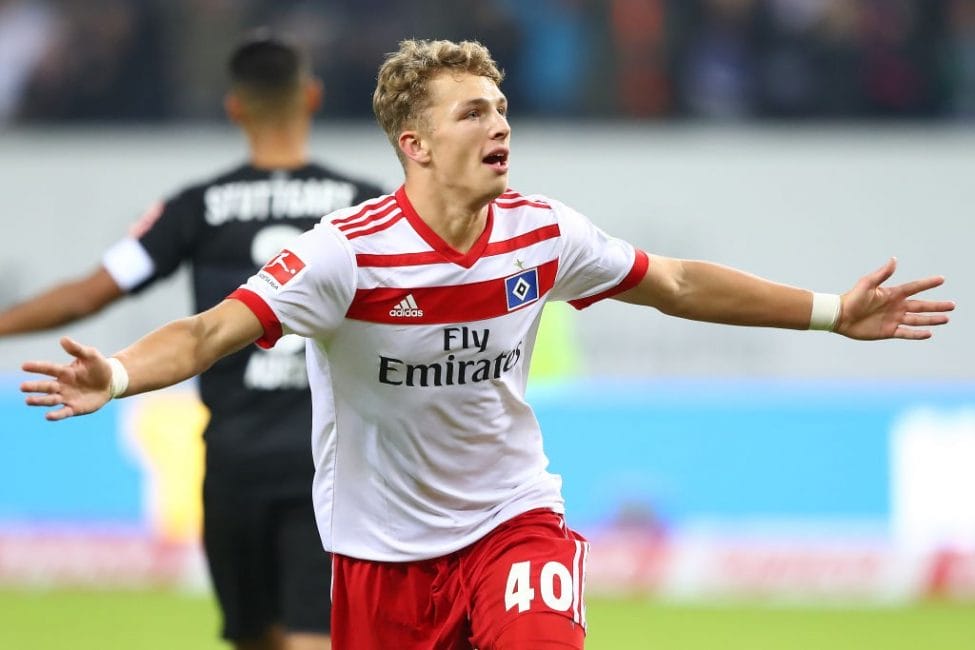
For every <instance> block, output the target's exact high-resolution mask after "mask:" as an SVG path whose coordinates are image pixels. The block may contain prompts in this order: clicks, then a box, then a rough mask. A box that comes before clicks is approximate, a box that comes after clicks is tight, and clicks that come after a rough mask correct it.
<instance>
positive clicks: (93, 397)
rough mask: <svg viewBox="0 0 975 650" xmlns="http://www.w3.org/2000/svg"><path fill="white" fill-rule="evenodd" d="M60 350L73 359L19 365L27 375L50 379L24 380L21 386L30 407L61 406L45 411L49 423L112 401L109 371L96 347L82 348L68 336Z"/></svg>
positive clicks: (87, 411)
mask: <svg viewBox="0 0 975 650" xmlns="http://www.w3.org/2000/svg"><path fill="white" fill-rule="evenodd" d="M61 347H62V348H64V351H65V352H67V353H68V354H70V355H71V356H73V357H74V361H72V362H71V363H67V364H61V363H52V362H50V361H27V362H25V363H24V364H23V366H21V367H22V368H23V369H24V370H25V371H27V372H34V373H37V374H40V375H47V376H49V377H51V378H52V379H38V380H35V381H25V382H24V383H22V384H21V385H20V390H21V391H22V392H24V393H40V394H37V395H28V396H27V404H29V405H30V406H60V407H61V408H59V409H55V410H52V411H48V412H47V414H45V416H44V417H46V418H47V419H48V420H63V419H64V418H69V417H71V416H73V415H84V414H85V413H91V412H93V411H97V410H98V409H100V408H101V407H102V406H104V405H105V403H106V402H108V400H109V399H111V396H110V393H109V386H110V383H111V379H112V369H111V366H109V365H108V361H107V360H106V359H105V357H103V356H102V354H101V353H100V352H99V351H98V350H96V349H95V348H93V347H91V346H87V345H81V344H80V343H78V342H77V341H74V340H72V339H70V338H68V337H66V336H65V337H63V338H62V339H61Z"/></svg>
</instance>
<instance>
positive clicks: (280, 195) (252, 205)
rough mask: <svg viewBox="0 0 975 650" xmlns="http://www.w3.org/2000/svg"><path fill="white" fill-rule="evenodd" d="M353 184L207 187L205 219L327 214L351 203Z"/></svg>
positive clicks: (288, 181) (312, 181)
mask: <svg viewBox="0 0 975 650" xmlns="http://www.w3.org/2000/svg"><path fill="white" fill-rule="evenodd" d="M355 195H356V187H355V185H354V184H353V183H350V182H347V181H339V180H333V179H321V178H308V179H298V178H281V179H270V180H256V181H235V182H231V183H224V184H221V185H213V186H211V187H208V188H207V190H206V193H205V194H204V196H203V200H204V203H205V204H206V221H207V223H208V224H210V225H211V226H219V225H222V224H224V223H227V222H229V221H265V220H268V219H297V218H301V217H307V216H309V215H324V214H327V213H329V212H333V211H334V210H337V209H339V208H344V207H347V206H349V205H351V204H352V201H353V200H354V199H355Z"/></svg>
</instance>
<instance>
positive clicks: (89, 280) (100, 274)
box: [0, 266, 124, 336]
mask: <svg viewBox="0 0 975 650" xmlns="http://www.w3.org/2000/svg"><path fill="white" fill-rule="evenodd" d="M123 295H124V294H123V292H122V289H120V288H119V286H118V284H117V283H116V282H115V280H113V279H112V276H111V275H109V274H108V271H106V270H105V267H103V266H99V267H98V268H97V269H96V270H94V271H92V272H91V273H90V274H89V275H86V276H84V277H82V278H78V279H76V280H71V281H68V282H64V283H61V284H59V285H57V286H54V287H51V288H50V289H48V290H47V291H44V292H43V293H40V294H38V295H36V296H34V297H33V298H29V299H27V300H25V301H24V302H21V303H18V304H16V305H13V306H12V307H10V308H8V309H5V310H4V311H2V312H0V336H6V335H9V334H24V333H27V332H38V331H40V330H46V329H51V328H52V327H58V326H59V325H66V324H68V323H73V322H74V321H76V320H79V319H81V318H84V317H85V316H90V315H92V314H95V313H97V312H99V311H101V310H102V309H103V308H104V307H106V306H107V305H109V304H111V303H113V302H115V301H116V300H118V299H119V298H121V297H122V296H123Z"/></svg>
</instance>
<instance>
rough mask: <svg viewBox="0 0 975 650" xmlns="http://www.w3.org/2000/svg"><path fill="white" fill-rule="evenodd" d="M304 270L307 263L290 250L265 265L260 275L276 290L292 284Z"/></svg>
mask: <svg viewBox="0 0 975 650" xmlns="http://www.w3.org/2000/svg"><path fill="white" fill-rule="evenodd" d="M303 268H305V263H304V262H303V261H301V258H300V257H298V256H297V255H295V254H294V253H292V252H291V251H289V250H288V249H284V250H282V251H281V252H280V253H278V254H277V255H275V256H274V258H273V259H272V260H271V261H270V262H268V263H267V264H265V265H264V268H262V269H261V272H260V273H259V274H258V275H259V277H260V278H262V279H263V280H265V281H266V282H267V283H268V284H270V285H271V286H273V287H274V288H275V289H280V288H281V287H283V286H284V285H286V284H288V283H289V282H291V280H292V279H293V278H294V277H295V276H296V275H298V273H300V272H301V270H302V269H303Z"/></svg>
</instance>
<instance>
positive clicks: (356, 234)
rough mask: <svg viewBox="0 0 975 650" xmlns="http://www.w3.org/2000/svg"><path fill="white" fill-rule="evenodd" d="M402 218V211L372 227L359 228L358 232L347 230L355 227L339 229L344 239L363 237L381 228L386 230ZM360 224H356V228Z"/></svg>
mask: <svg viewBox="0 0 975 650" xmlns="http://www.w3.org/2000/svg"><path fill="white" fill-rule="evenodd" d="M402 218H403V213H402V212H400V213H399V214H398V215H396V216H395V217H393V218H392V219H390V220H388V221H384V222H382V223H380V224H377V225H375V226H373V227H372V228H366V229H365V230H360V231H358V232H349V231H350V230H355V228H345V229H342V228H339V230H342V232H343V233H345V238H346V239H355V238H356V237H363V236H365V235H371V234H373V233H376V232H380V231H382V230H386V229H387V228H389V227H390V226H392V225H393V224H394V223H396V222H397V221H399V220H400V219H402ZM369 221H372V219H370V220H369ZM365 223H368V222H365ZM361 225H362V224H356V228H358V227H360V226H361Z"/></svg>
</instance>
